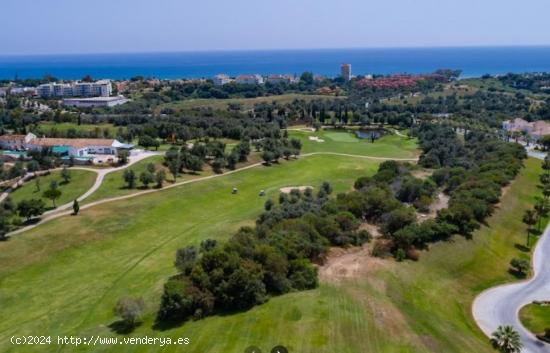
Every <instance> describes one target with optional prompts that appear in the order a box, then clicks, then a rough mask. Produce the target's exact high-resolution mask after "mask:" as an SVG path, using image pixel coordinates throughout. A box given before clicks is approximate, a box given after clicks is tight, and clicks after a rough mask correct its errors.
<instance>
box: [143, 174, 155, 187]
mask: <svg viewBox="0 0 550 353" xmlns="http://www.w3.org/2000/svg"><path fill="white" fill-rule="evenodd" d="M139 180H140V181H141V183H142V184H143V186H145V188H148V187H149V184H151V183H152V182H154V181H155V176H154V175H153V173H151V172H150V171H148V170H146V171H144V172H143V173H141V174H140V175H139Z"/></svg>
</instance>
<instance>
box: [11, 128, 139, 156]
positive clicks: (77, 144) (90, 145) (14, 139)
mask: <svg viewBox="0 0 550 353" xmlns="http://www.w3.org/2000/svg"><path fill="white" fill-rule="evenodd" d="M0 147H1V148H2V149H8V150H42V149H44V148H51V149H52V150H53V151H54V152H56V153H59V154H62V155H66V156H69V157H90V156H92V157H93V156H94V155H116V154H118V151H120V150H131V149H132V148H133V147H134V146H133V145H131V144H124V143H121V142H119V141H117V140H115V139H69V138H49V137H36V135H34V134H32V133H28V134H27V135H2V136H0Z"/></svg>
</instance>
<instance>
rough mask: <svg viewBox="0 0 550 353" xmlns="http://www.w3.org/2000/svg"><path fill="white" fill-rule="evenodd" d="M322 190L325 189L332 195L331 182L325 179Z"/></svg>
mask: <svg viewBox="0 0 550 353" xmlns="http://www.w3.org/2000/svg"><path fill="white" fill-rule="evenodd" d="M321 190H323V191H324V192H325V193H326V194H327V195H330V194H332V185H330V183H329V182H327V181H324V182H323V183H322V184H321Z"/></svg>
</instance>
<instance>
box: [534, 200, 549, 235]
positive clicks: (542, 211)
mask: <svg viewBox="0 0 550 353" xmlns="http://www.w3.org/2000/svg"><path fill="white" fill-rule="evenodd" d="M549 211H550V205H549V203H548V199H546V198H537V202H536V203H535V213H536V214H537V230H538V231H540V226H541V221H542V218H543V217H546V216H548V212H549Z"/></svg>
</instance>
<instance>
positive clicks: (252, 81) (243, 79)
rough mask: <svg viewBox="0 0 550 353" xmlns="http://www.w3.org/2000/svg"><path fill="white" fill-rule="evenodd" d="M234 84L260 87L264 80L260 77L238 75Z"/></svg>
mask: <svg viewBox="0 0 550 353" xmlns="http://www.w3.org/2000/svg"><path fill="white" fill-rule="evenodd" d="M235 82H237V83H238V84H241V85H261V84H263V83H264V78H263V77H262V76H260V75H239V76H237V78H235Z"/></svg>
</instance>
